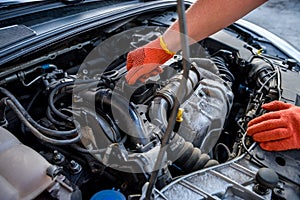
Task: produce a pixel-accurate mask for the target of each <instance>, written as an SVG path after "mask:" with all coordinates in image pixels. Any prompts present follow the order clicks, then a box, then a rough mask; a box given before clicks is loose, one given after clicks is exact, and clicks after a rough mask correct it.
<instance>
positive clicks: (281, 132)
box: [247, 101, 300, 151]
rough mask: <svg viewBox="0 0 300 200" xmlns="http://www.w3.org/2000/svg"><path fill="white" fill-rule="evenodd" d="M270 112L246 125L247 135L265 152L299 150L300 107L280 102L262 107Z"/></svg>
mask: <svg viewBox="0 0 300 200" xmlns="http://www.w3.org/2000/svg"><path fill="white" fill-rule="evenodd" d="M262 108H263V109H265V110H267V111H271V112H269V113H266V114H263V115H262V116H259V117H257V118H255V119H253V120H251V121H250V122H249V123H248V129H247V134H248V135H249V136H252V137H253V139H254V140H255V141H256V142H260V147H261V148H262V149H264V150H267V151H284V150H290V149H299V148H300V107H297V106H294V105H292V104H288V103H284V102H281V101H273V102H270V103H267V104H264V105H262Z"/></svg>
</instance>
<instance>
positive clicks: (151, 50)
mask: <svg viewBox="0 0 300 200" xmlns="http://www.w3.org/2000/svg"><path fill="white" fill-rule="evenodd" d="M174 54H175V53H174V52H171V51H169V50H168V48H167V45H166V44H165V42H164V41H163V38H162V37H159V38H157V39H155V40H154V41H152V42H150V43H148V44H146V45H145V46H143V47H140V48H137V49H135V50H134V51H131V52H129V53H128V55H127V71H128V73H127V75H126V77H125V78H126V80H127V82H128V84H130V85H132V84H134V83H135V82H136V81H137V80H140V81H142V82H144V81H145V80H146V79H147V78H149V77H150V76H155V75H157V74H159V73H161V72H163V70H162V68H161V67H160V65H162V64H163V63H165V62H166V61H167V60H169V59H170V58H172V57H173V55H174Z"/></svg>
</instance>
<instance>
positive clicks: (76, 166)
mask: <svg viewBox="0 0 300 200" xmlns="http://www.w3.org/2000/svg"><path fill="white" fill-rule="evenodd" d="M70 169H71V172H72V174H78V173H80V172H81V170H82V167H81V165H80V164H78V163H77V162H76V161H74V160H71V161H70Z"/></svg>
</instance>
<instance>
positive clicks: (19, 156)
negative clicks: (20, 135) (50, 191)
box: [0, 127, 53, 200]
mask: <svg viewBox="0 0 300 200" xmlns="http://www.w3.org/2000/svg"><path fill="white" fill-rule="evenodd" d="M49 166H50V163H48V162H47V161H46V160H45V159H44V158H43V157H42V156H41V155H40V154H39V153H37V152H36V151H34V150H33V149H31V148H29V147H28V146H25V145H23V144H22V143H21V142H20V141H19V140H18V139H17V138H16V137H15V136H14V135H13V134H11V133H10V132H9V131H7V130H6V129H4V128H2V127H0V196H1V199H10V200H14V199H18V200H19V199H34V198H35V197H37V196H38V195H39V194H41V193H42V192H43V191H44V190H45V189H46V188H48V187H49V186H50V185H51V184H52V183H53V180H52V179H51V177H49V176H48V175H47V174H46V171H47V168H48V167H49Z"/></svg>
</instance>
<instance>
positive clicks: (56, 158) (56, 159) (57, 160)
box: [53, 150, 65, 164]
mask: <svg viewBox="0 0 300 200" xmlns="http://www.w3.org/2000/svg"><path fill="white" fill-rule="evenodd" d="M53 154H54V155H53V161H54V163H55V164H61V163H62V162H64V161H65V156H64V155H62V154H61V153H59V152H58V151H57V150H54V152H53Z"/></svg>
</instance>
